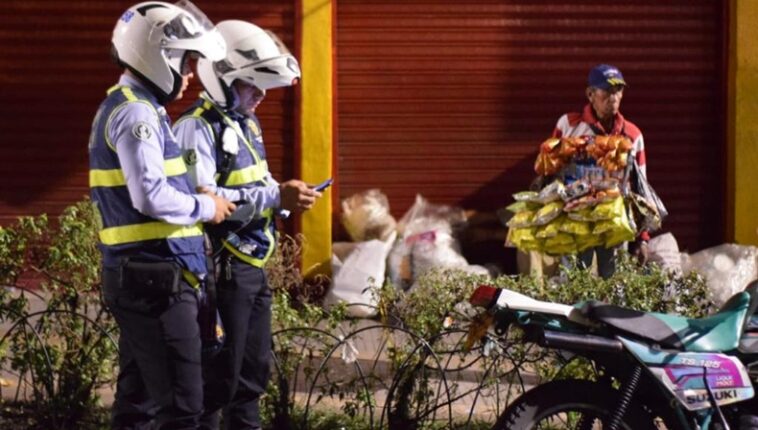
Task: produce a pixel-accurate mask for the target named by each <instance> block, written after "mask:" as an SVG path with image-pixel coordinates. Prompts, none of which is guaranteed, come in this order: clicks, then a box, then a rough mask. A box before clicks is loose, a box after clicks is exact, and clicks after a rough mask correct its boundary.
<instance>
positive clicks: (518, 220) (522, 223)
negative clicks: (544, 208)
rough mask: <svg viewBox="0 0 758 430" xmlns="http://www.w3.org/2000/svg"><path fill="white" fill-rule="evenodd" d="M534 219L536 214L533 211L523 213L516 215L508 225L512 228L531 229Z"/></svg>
mask: <svg viewBox="0 0 758 430" xmlns="http://www.w3.org/2000/svg"><path fill="white" fill-rule="evenodd" d="M533 219H534V212H532V211H521V212H518V213H517V214H516V215H513V216H512V217H511V219H510V220H509V221H508V222H507V223H506V225H507V226H508V227H512V228H524V227H530V226H531V225H532V224H533V222H532V220H533Z"/></svg>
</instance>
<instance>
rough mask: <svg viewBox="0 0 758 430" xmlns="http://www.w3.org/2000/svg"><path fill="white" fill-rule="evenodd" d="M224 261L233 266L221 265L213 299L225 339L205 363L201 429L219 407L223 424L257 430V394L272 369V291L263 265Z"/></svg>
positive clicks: (213, 421) (212, 423) (214, 423)
mask: <svg viewBox="0 0 758 430" xmlns="http://www.w3.org/2000/svg"><path fill="white" fill-rule="evenodd" d="M224 264H225V265H226V264H229V265H230V266H231V267H230V269H231V270H229V269H227V267H226V266H224V267H223V268H222V270H221V276H220V278H221V279H219V281H218V282H217V288H218V293H217V294H218V299H217V303H218V310H219V313H220V314H221V321H222V322H223V323H224V329H225V330H226V340H225V342H224V346H223V348H222V349H221V351H220V352H219V353H218V355H216V356H215V357H214V358H213V359H211V360H210V361H209V362H208V363H207V364H204V369H203V372H204V373H203V374H204V377H205V399H204V403H205V415H204V416H203V418H202V423H201V428H203V429H206V428H207V429H216V428H218V421H219V411H220V410H222V409H223V414H224V428H226V429H230V430H247V429H257V428H259V427H260V426H261V421H260V414H259V409H258V399H259V398H260V396H261V394H263V392H264V391H265V389H266V383H267V382H268V379H269V374H270V369H269V365H270V364H269V363H270V356H271V290H269V288H268V283H267V281H266V274H265V272H264V271H263V270H262V269H259V268H257V267H253V266H250V265H249V264H246V263H243V262H242V261H240V260H237V259H236V258H233V259H231V261H230V262H229V263H227V262H224ZM227 274H229V275H231V276H227ZM227 277H228V278H230V279H227Z"/></svg>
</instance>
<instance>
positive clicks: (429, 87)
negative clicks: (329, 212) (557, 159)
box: [337, 0, 725, 250]
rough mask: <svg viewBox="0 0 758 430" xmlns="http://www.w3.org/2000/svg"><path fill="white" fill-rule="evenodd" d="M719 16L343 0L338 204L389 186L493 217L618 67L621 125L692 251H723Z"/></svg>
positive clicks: (669, 9)
mask: <svg viewBox="0 0 758 430" xmlns="http://www.w3.org/2000/svg"><path fill="white" fill-rule="evenodd" d="M722 9H723V5H722V2H719V1H711V0H672V1H667V2H659V1H655V0H634V1H615V2H608V1H603V0H583V1H579V0H574V1H565V0H562V1H559V0H539V1H535V0H529V1H526V0H523V1H482V0H471V1H465V2H462V1H459V0H456V1H450V0H402V1H400V0H395V1H388V0H381V1H379V0H373V1H371V0H338V1H337V67H338V76H337V79H338V81H337V82H338V95H339V96H338V104H337V108H338V149H337V151H338V155H339V158H338V169H339V176H338V177H339V180H340V184H341V188H340V197H341V198H345V197H347V196H349V195H351V194H353V193H355V192H359V191H361V190H364V189H367V188H373V187H378V188H380V189H381V190H382V191H383V192H385V193H386V194H387V195H388V196H389V199H390V204H391V207H392V211H393V214H394V215H396V216H401V215H402V214H403V213H404V211H405V210H407V209H408V208H409V207H410V205H411V204H412V203H413V199H414V196H415V194H416V193H421V194H422V195H424V196H426V197H428V198H429V199H431V200H432V201H433V202H437V203H446V204H454V205H460V206H464V207H466V208H473V209H479V210H492V209H495V208H497V207H501V206H504V205H506V204H508V203H509V202H510V194H511V193H513V192H515V191H519V190H523V189H526V188H527V187H528V185H529V183H530V181H531V180H532V179H533V170H532V165H533V161H534V157H535V156H536V149H537V146H538V144H539V143H540V142H541V141H542V140H543V139H545V138H546V137H548V136H549V134H550V133H551V131H552V129H553V127H554V125H555V122H556V120H557V119H558V117H559V116H560V115H561V114H563V113H565V112H568V111H572V110H578V109H581V107H582V106H583V104H584V102H585V100H586V99H585V97H584V85H585V83H586V76H587V72H588V70H589V68H590V67H591V66H592V65H594V64H597V63H600V62H608V63H612V64H616V65H618V66H619V67H620V68H621V69H622V71H623V72H624V76H625V77H626V79H627V82H629V84H630V86H629V88H628V90H627V91H626V94H625V99H624V102H623V104H622V112H623V113H624V114H625V115H626V117H627V118H629V119H630V120H632V121H633V122H635V123H636V124H637V125H638V126H639V127H640V128H641V129H642V132H643V134H644V136H645V141H646V144H647V156H648V157H647V158H648V164H649V170H648V173H649V177H650V180H651V182H652V183H653V185H654V186H655V187H656V189H657V191H658V192H659V194H660V195H661V196H662V198H663V199H664V201H665V202H666V204H667V206H668V209H669V210H670V212H671V216H670V217H669V218H668V219H667V222H666V230H670V231H672V232H673V233H674V234H675V235H676V237H677V239H678V240H679V241H680V245H681V246H682V247H683V248H688V249H690V250H694V249H699V248H701V247H704V246H708V245H713V244H716V243H719V242H720V241H721V240H722V238H723V223H724V221H723V215H722V212H723V208H724V197H723V188H724V187H723V184H724V180H725V172H724V168H723V159H722V157H723V155H722V154H723V153H724V138H723V129H722V128H723V126H722V123H723V118H722V110H723V109H722V106H723V97H724V87H725V86H724V84H723V79H724V78H723V76H722V69H723V64H724V60H723V58H722V55H723V48H722V46H723V44H724V42H723V35H722V34H723V33H724V28H723V27H724V25H725V24H724V19H723V18H722V12H723V11H722Z"/></svg>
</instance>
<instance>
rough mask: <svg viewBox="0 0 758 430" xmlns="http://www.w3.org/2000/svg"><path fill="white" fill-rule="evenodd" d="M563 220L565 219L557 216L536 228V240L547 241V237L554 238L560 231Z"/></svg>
mask: <svg viewBox="0 0 758 430" xmlns="http://www.w3.org/2000/svg"><path fill="white" fill-rule="evenodd" d="M565 219H566V218H565V217H562V216H559V217H558V218H556V219H554V220H552V221H550V222H549V223H547V224H545V225H544V226H542V227H539V228H537V234H536V236H537V238H539V239H547V238H549V237H555V235H557V234H558V232H560V231H561V226H562V225H563V222H564V220H565Z"/></svg>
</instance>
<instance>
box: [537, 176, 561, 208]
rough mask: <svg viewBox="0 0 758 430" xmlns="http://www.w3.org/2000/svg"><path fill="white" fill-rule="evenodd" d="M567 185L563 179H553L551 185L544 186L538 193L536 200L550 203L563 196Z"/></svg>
mask: <svg viewBox="0 0 758 430" xmlns="http://www.w3.org/2000/svg"><path fill="white" fill-rule="evenodd" d="M564 190H565V186H564V185H563V182H561V181H557V180H556V181H553V182H552V183H551V184H550V185H548V186H546V187H545V188H543V189H542V190H541V191H540V193H539V194H538V195H537V198H536V199H535V200H534V201H537V202H539V203H542V204H543V205H544V204H548V203H550V202H554V201H556V200H559V199H560V198H561V195H563V194H565V191H564Z"/></svg>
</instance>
